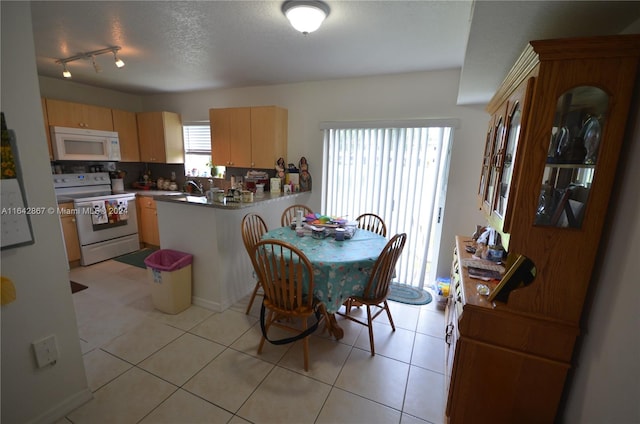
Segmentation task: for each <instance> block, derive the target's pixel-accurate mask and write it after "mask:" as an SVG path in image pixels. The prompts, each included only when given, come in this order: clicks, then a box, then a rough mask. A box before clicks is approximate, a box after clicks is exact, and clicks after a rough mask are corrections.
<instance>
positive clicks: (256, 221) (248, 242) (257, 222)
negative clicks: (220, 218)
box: [241, 213, 269, 315]
mask: <svg viewBox="0 0 640 424" xmlns="http://www.w3.org/2000/svg"><path fill="white" fill-rule="evenodd" d="M241 227H242V241H243V242H244V247H245V249H246V250H247V254H248V255H249V257H250V258H251V264H252V265H253V269H254V271H255V273H256V278H257V280H258V281H256V286H255V288H254V289H253V293H251V299H250V300H249V305H248V306H247V311H246V312H245V313H246V314H247V315H248V314H249V311H250V310H251V306H253V301H254V300H255V298H256V295H258V290H260V286H261V284H260V274H259V273H258V270H257V269H256V264H255V258H254V256H253V249H254V247H255V245H256V243H258V242H259V241H260V240H261V238H262V235H263V234H264V233H266V232H267V231H269V230H268V228H267V224H265V222H264V219H262V217H261V216H260V215H258V214H255V213H248V214H246V215H245V216H244V218H242V224H241Z"/></svg>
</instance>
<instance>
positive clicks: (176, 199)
mask: <svg viewBox="0 0 640 424" xmlns="http://www.w3.org/2000/svg"><path fill="white" fill-rule="evenodd" d="M304 194H305V193H287V194H284V193H265V194H264V196H263V197H255V196H254V197H253V201H252V202H238V201H230V200H228V198H225V200H224V201H223V202H218V201H215V200H211V199H208V198H207V196H194V195H191V194H185V193H178V194H173V193H167V192H164V193H163V195H159V196H153V198H154V199H155V200H156V201H157V202H172V203H183V204H189V205H197V206H204V207H207V208H216V209H246V208H250V207H253V206H255V205H257V204H262V203H270V202H274V201H277V200H281V199H282V198H285V197H286V198H290V199H293V198H296V197H298V196H303V195H304ZM141 195H144V194H141Z"/></svg>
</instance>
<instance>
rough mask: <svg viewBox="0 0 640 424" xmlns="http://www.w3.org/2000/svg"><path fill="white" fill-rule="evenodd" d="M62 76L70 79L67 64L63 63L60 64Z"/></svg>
mask: <svg viewBox="0 0 640 424" xmlns="http://www.w3.org/2000/svg"><path fill="white" fill-rule="evenodd" d="M62 67H63V69H62V76H63V77H65V78H71V72H69V70H68V69H67V64H66V63H63V64H62Z"/></svg>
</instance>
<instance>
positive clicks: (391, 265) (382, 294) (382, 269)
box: [337, 233, 407, 356]
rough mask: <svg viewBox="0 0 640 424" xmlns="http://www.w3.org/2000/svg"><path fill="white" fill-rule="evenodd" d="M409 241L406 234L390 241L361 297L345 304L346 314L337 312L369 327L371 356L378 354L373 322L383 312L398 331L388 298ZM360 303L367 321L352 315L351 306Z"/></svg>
mask: <svg viewBox="0 0 640 424" xmlns="http://www.w3.org/2000/svg"><path fill="white" fill-rule="evenodd" d="M406 241H407V235H406V234H405V233H402V234H396V235H395V236H393V238H392V239H391V240H389V241H388V242H387V244H386V246H385V247H384V249H382V253H380V256H378V259H377V260H376V262H375V264H374V265H373V269H372V271H371V276H370V277H369V281H368V282H367V285H366V287H365V289H364V292H363V293H362V295H361V296H351V297H349V298H348V299H347V300H346V302H345V312H344V313H342V312H337V314H338V315H341V316H343V317H345V318H347V319H350V320H351V321H355V322H357V323H359V324H362V325H364V326H367V327H369V344H370V345H371V356H374V355H375V354H376V351H375V347H374V344H373V320H374V319H376V317H377V316H378V315H380V314H381V313H382V311H387V316H388V317H389V323H390V324H391V328H392V329H393V331H396V326H395V325H394V324H393V318H391V311H390V310H389V304H388V303H387V297H388V295H389V283H391V279H392V278H393V275H394V272H395V267H396V264H397V262H398V258H399V257H400V254H401V253H402V249H404V244H405V242H406ZM355 303H359V304H361V305H364V306H366V307H367V321H366V322H364V321H361V320H359V319H358V318H356V317H354V316H352V315H351V306H353V304H355ZM371 307H376V308H378V310H377V311H376V312H375V314H373V315H372V314H371Z"/></svg>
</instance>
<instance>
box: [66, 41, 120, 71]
mask: <svg viewBox="0 0 640 424" xmlns="http://www.w3.org/2000/svg"><path fill="white" fill-rule="evenodd" d="M119 50H120V47H119V46H113V47H107V48H106V49H100V50H94V51H92V52H86V53H79V54H77V55H75V56H71V57H68V58H66V59H58V60H56V63H59V64H61V65H62V76H63V77H65V78H71V72H69V69H67V63H69V62H73V61H75V60H80V59H86V60H91V63H92V64H93V69H95V71H96V72H102V68H101V67H100V65H98V64H97V63H96V56H98V55H101V54H105V53H113V59H114V61H115V64H116V66H117V67H118V68H122V67H123V66H124V62H123V61H122V59H120V58H119V57H118V54H117V53H118V51H119Z"/></svg>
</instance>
